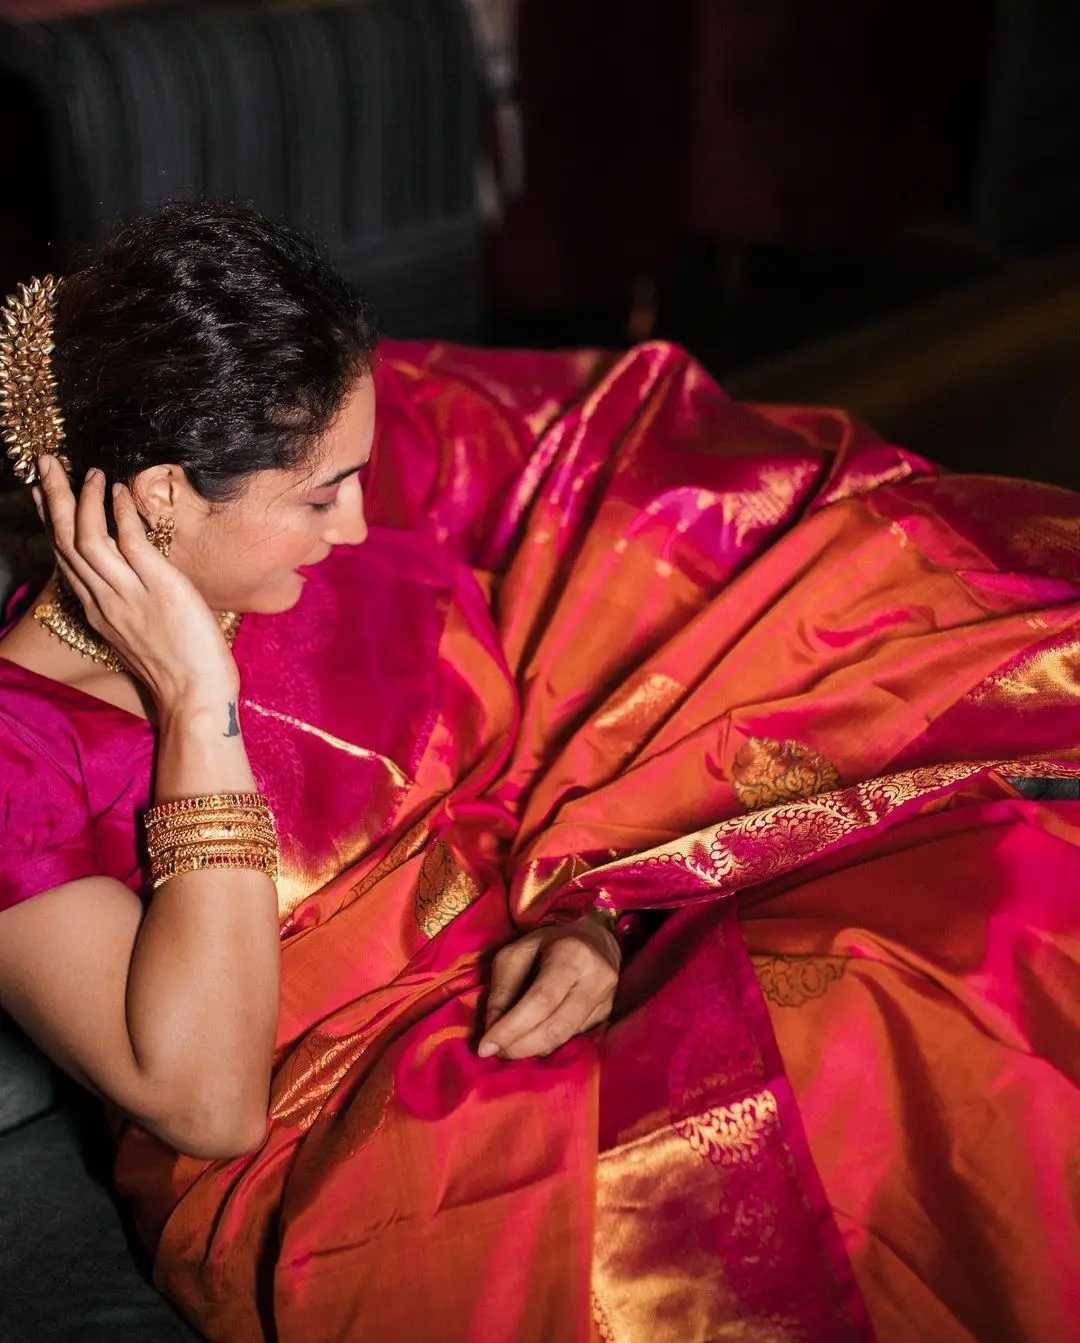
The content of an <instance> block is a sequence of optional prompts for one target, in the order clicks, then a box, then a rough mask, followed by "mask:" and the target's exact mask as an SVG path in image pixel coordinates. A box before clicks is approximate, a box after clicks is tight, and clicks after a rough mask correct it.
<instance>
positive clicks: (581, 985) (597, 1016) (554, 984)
mask: <svg viewBox="0 0 1080 1343" xmlns="http://www.w3.org/2000/svg"><path fill="white" fill-rule="evenodd" d="M620 959H621V953H620V951H619V944H618V942H617V941H616V940H615V937H614V934H612V933H611V932H610V931H609V930H608V928H606V927H605V926H604V924H603V923H602V922H601V921H600V920H599V919H597V918H596V917H595V916H593V915H592V914H586V915H585V916H584V917H583V918H580V919H578V920H577V921H576V922H574V923H563V924H556V925H553V926H550V927H546V928H537V929H536V931H535V932H531V933H527V934H526V935H525V936H524V937H522V938H520V939H519V940H518V941H517V942H511V944H510V945H509V946H508V947H504V948H503V949H502V951H500V952H499V953H498V955H497V956H496V957H495V961H494V965H493V968H492V975H491V992H490V994H489V995H488V1005H487V1019H486V1021H485V1034H484V1038H483V1039H482V1040H481V1041H480V1047H479V1050H478V1053H479V1054H480V1057H481V1058H488V1057H490V1056H491V1055H493V1054H501V1055H502V1057H503V1058H505V1059H525V1058H535V1057H536V1056H538V1055H547V1054H551V1053H552V1052H554V1050H556V1049H558V1048H559V1046H560V1045H564V1044H565V1043H566V1042H567V1040H569V1039H570V1038H571V1037H572V1036H575V1035H579V1034H580V1033H581V1032H582V1031H588V1030H592V1028H593V1027H594V1026H599V1025H600V1023H601V1022H603V1021H606V1020H607V1018H608V1015H609V1014H610V1012H611V1005H612V1003H613V1002H614V1000H615V988H616V985H617V984H618V982H619V962H620ZM534 970H535V972H536V977H535V978H534V979H533V981H532V983H531V984H530V985H529V987H528V989H526V990H525V992H524V993H522V988H523V987H524V985H525V983H526V981H527V980H528V978H529V976H530V974H532V972H533V971H534ZM515 1000H516V1001H515ZM511 1004H513V1006H511Z"/></svg>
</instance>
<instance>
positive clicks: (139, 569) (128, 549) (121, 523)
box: [112, 485, 168, 577]
mask: <svg viewBox="0 0 1080 1343" xmlns="http://www.w3.org/2000/svg"><path fill="white" fill-rule="evenodd" d="M112 500H113V517H114V518H115V519H116V542H117V547H118V549H119V551H120V554H121V555H122V556H123V557H124V559H125V560H127V562H128V564H129V565H130V566H131V567H132V568H133V569H134V570H135V572H136V573H137V574H138V575H139V576H140V577H142V576H143V575H144V574H145V572H146V569H147V566H150V567H151V569H152V567H153V566H154V565H155V564H166V563H167V562H168V561H166V560H165V559H164V557H163V556H162V555H160V554H159V553H158V551H157V550H156V549H155V548H154V547H153V546H152V545H151V543H150V541H149V540H148V539H147V535H146V528H145V527H144V526H143V521H142V518H141V517H140V515H139V510H138V509H137V508H136V507H135V500H134V499H133V498H132V495H131V491H130V490H129V489H128V487H127V486H126V485H114V486H113V490H112Z"/></svg>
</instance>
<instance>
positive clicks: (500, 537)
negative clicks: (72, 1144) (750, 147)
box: [0, 205, 1080, 1343]
mask: <svg viewBox="0 0 1080 1343" xmlns="http://www.w3.org/2000/svg"><path fill="white" fill-rule="evenodd" d="M43 292H44V291H43ZM45 298H46V299H47V294H46V295H45ZM44 301H45V300H43V299H42V298H41V296H35V295H32V294H31V295H27V302H28V305H29V306H28V312H29V310H30V309H31V308H32V309H33V311H32V312H29V315H28V316H25V320H24V319H23V318H20V319H19V320H18V321H17V320H16V319H15V318H14V317H13V319H12V321H11V322H9V329H10V330H11V331H13V332H14V333H15V334H14V335H13V336H12V339H11V341H10V342H9V343H10V344H11V346H12V348H13V349H14V348H15V346H16V344H17V342H18V340H19V339H20V333H21V339H22V341H23V344H22V346H21V347H19V349H20V350H21V351H22V354H24V355H26V357H27V358H28V359H29V358H30V356H31V355H32V356H33V358H36V359H38V360H39V363H40V351H41V350H43V349H44V348H45V347H46V346H47V345H48V343H49V342H48V340H46V339H45V337H44V336H43V334H42V332H43V331H44V330H45V328H44V326H43V325H42V322H43V321H44V318H43V317H42V314H43V313H44V312H45V311H46V309H45V307H43V306H42V305H43V302H44ZM35 304H36V305H37V307H34V305H35ZM39 319H40V320H39ZM19 321H22V325H21V326H20V325H19ZM35 321H37V322H38V325H37V326H34V322H35ZM34 340H36V341H37V344H36V345H34V344H33V341H34ZM373 349H374V335H373V332H372V328H371V324H370V321H369V319H368V316H367V314H366V311H365V310H364V309H363V307H362V305H359V304H358V303H357V302H356V301H355V300H354V299H353V298H352V296H351V295H350V294H349V292H348V291H347V289H346V288H345V286H344V285H343V284H342V283H341V282H340V281H339V280H338V279H337V278H336V277H335V276H334V274H333V272H332V271H330V270H329V269H328V268H327V267H326V266H325V264H324V263H323V262H322V261H321V260H320V259H319V257H318V255H317V254H316V253H315V252H314V251H313V250H312V249H311V247H310V246H309V244H307V243H306V242H304V240H303V239H301V238H299V237H297V236H296V235H294V234H293V233H291V232H289V231H288V230H285V229H283V228H279V227H277V226H274V225H270V224H268V223H267V222H266V221H263V220H261V219H260V218H259V217H258V216H256V215H255V214H254V213H252V212H249V211H247V210H244V209H239V208H218V207H212V206H207V205H195V206H175V207H170V208H168V209H166V210H164V211H162V212H160V213H159V214H157V215H155V216H152V217H150V218H148V219H145V220H142V221H140V222H138V223H136V224H134V225H132V226H131V227H129V228H128V229H126V230H124V231H122V232H121V233H120V234H119V235H118V237H117V238H116V239H115V240H114V242H113V243H112V244H111V245H110V247H109V248H107V249H106V251H105V252H104V253H103V255H102V256H101V258H100V259H99V260H98V261H97V262H95V263H94V264H93V265H91V266H90V267H88V268H87V269H86V270H84V271H82V272H80V273H78V274H76V275H73V276H71V277H69V278H68V279H67V280H66V281H65V282H64V284H63V287H62V289H61V292H60V295H59V299H58V303H57V307H56V315H55V352H54V355H53V365H54V367H55V377H56V392H57V397H58V402H59V408H60V410H61V411H62V413H63V417H64V422H63V425H62V426H55V425H54V421H53V419H52V418H51V417H50V416H49V415H48V414H46V413H45V412H46V411H47V410H48V397H47V396H45V392H47V391H48V388H47V387H46V386H45V384H44V383H42V384H41V388H39V391H40V390H41V389H42V388H44V391H42V396H43V397H44V400H41V401H39V402H37V403H35V406H36V410H35V411H34V415H30V414H29V412H26V414H25V415H24V416H23V419H22V420H20V421H19V424H18V426H17V429H16V431H12V438H13V440H14V441H13V442H12V444H11V447H12V451H13V452H15V453H16V455H18V453H19V452H20V451H23V450H24V449H25V447H26V441H25V440H26V437H27V435H28V434H30V433H34V434H36V435H37V442H38V444H39V447H40V446H41V445H44V446H47V447H50V448H51V449H52V451H51V452H49V453H46V454H45V455H44V456H43V457H41V459H40V465H39V466H38V472H39V474H40V480H39V484H38V486H37V489H38V495H37V497H38V499H39V504H40V509H41V514H42V517H43V519H44V520H45V521H46V523H47V524H48V526H49V527H50V528H51V532H52V537H53V541H54V545H55V550H56V555H57V576H56V577H54V578H53V579H52V580H50V586H49V587H48V588H47V589H46V591H45V592H44V593H43V594H42V595H41V596H39V597H38V598H36V599H35V600H33V601H31V602H30V603H29V604H28V605H26V606H25V610H24V611H23V613H22V614H21V616H19V617H18V619H16V620H15V622H14V623H13V624H12V625H11V627H10V629H9V631H8V632H7V634H6V636H5V637H4V639H3V641H2V643H0V727H2V737H0V742H2V745H0V762H2V775H0V788H2V789H3V794H4V809H3V812H2V816H3V829H2V837H3V846H4V847H3V854H4V857H3V866H2V870H0V927H2V928H3V934H4V935H3V938H2V939H0V1002H2V1003H3V1005H4V1007H5V1008H7V1009H8V1010H10V1011H11V1012H12V1013H13V1014H14V1015H15V1016H16V1017H17V1018H18V1019H19V1020H20V1021H21V1022H22V1023H23V1024H24V1025H25V1026H26V1027H27V1029H29V1030H30V1031H31V1033H32V1034H34V1036H35V1037H36V1038H37V1039H38V1040H39V1041H40V1042H41V1043H42V1044H43V1046H44V1047H45V1048H46V1049H47V1050H48V1051H49V1052H50V1053H51V1054H52V1056H53V1057H54V1058H55V1059H56V1060H57V1061H58V1062H59V1063H60V1064H61V1065H62V1066H64V1067H65V1068H67V1069H68V1071H69V1072H71V1073H72V1074H73V1075H74V1076H75V1077H77V1078H79V1079H80V1080H81V1081H83V1082H84V1083H85V1084H86V1085H87V1086H89V1087H91V1088H92V1089H94V1090H95V1091H97V1092H98V1093H99V1094H100V1095H101V1096H102V1097H103V1098H104V1099H105V1100H107V1101H108V1102H109V1103H110V1104H111V1106H112V1107H113V1110H114V1111H115V1112H116V1114H117V1132H118V1139H119V1154H118V1163H117V1179H118V1183H119V1186H120V1188H121V1189H122V1190H124V1191H126V1192H127V1193H129V1194H130V1195H131V1196H132V1197H133V1199H134V1201H135V1208H136V1214H137V1219H138V1223H139V1227H140V1231H141V1234H142V1235H143V1237H144V1238H145V1240H146V1242H147V1244H148V1245H149V1246H150V1247H151V1249H152V1251H153V1253H154V1256H155V1271H156V1279H157V1281H158V1283H159V1285H160V1286H161V1287H162V1289H163V1290H164V1291H166V1292H167V1293H168V1294H169V1295H170V1296H171V1297H172V1298H173V1299H174V1300H175V1301H176V1302H177V1303H178V1304H179V1305H180V1306H181V1308H182V1309H183V1310H184V1311H185V1312H186V1313H187V1315H188V1316H189V1318H190V1319H192V1320H193V1321H194V1323H195V1324H196V1325H197V1326H198V1327H199V1328H200V1329H201V1330H202V1331H203V1332H204V1333H205V1334H206V1335H207V1336H208V1337H210V1338H212V1339H221V1340H230V1343H231V1341H232V1340H244V1343H246V1341H247V1340H256V1339H264V1338H273V1339H279V1340H283V1341H284V1340H292V1339H305V1340H306V1339H313V1338H317V1339H320V1340H322V1339H332V1338H333V1339H345V1338H362V1337H383V1338H389V1339H439V1340H455V1341H456V1340H473V1339H483V1340H498V1339H506V1340H511V1339H513V1340H532V1339H535V1340H555V1339H557V1340H573V1339H587V1338H603V1339H615V1340H620V1341H621V1340H638V1339H642V1338H648V1339H650V1340H660V1339H679V1340H685V1339H702V1340H704V1339H719V1338H741V1339H761V1340H765V1339H769V1340H772V1339H784V1340H795V1339H798V1340H815V1341H816V1340H829V1341H830V1343H832V1341H834V1340H846V1339H851V1340H855V1339H859V1340H862V1339H869V1338H871V1337H874V1336H875V1333H876V1336H877V1337H879V1338H881V1339H884V1340H888V1341H889V1343H893V1341H897V1343H900V1341H906V1340H913V1341H914V1340H925V1339H929V1338H932V1339H934V1340H938V1341H940V1343H952V1341H953V1340H956V1341H957V1343H959V1341H960V1340H972V1339H978V1340H980V1341H982V1340H991V1339H992V1340H997V1339H1000V1340H1006V1339H1008V1340H1014V1339H1017V1338H1024V1339H1035V1340H1046V1343H1051V1341H1052V1340H1053V1343H1059V1341H1060V1340H1062V1339H1065V1338H1068V1337H1070V1336H1074V1335H1073V1333H1072V1331H1074V1330H1075V1327H1076V1326H1075V1324H1074V1321H1075V1320H1076V1319H1077V1318H1080V1314H1078V1311H1077V1307H1078V1306H1080V1299H1078V1283H1080V1234H1078V1226H1077V1210H1076V1206H1075V1204H1076V1188H1077V1186H1076V1180H1077V1170H1078V1168H1080V1139H1078V1138H1077V1134H1080V1090H1078V1082H1080V1059H1078V1057H1077V1053H1078V1050H1077V1044H1076V1040H1077V1033H1076V1030H1075V1027H1076V1025H1077V1017H1078V1015H1080V1011H1078V1003H1080V994H1078V986H1080V979H1078V974H1077V956H1078V951H1080V938H1078V933H1080V906H1078V905H1077V901H1076V898H1075V890H1076V889H1077V885H1076V882H1077V877H1078V876H1080V847H1078V840H1080V828H1078V826H1077V819H1076V803H1075V802H1073V801H1062V800H1055V797H1054V795H1055V793H1058V792H1060V791H1062V781H1071V780H1072V779H1074V778H1077V777H1080V749H1078V746H1077V743H1078V742H1080V697H1078V696H1077V693H1076V690H1075V677H1074V674H1073V672H1072V668H1073V667H1074V665H1075V658H1076V655H1077V654H1076V650H1077V648H1078V644H1077V625H1078V621H1080V580H1078V577H1077V574H1076V566H1075V558H1074V546H1075V543H1074V542H1073V540H1072V537H1073V536H1074V535H1075V530H1076V527H1077V523H1078V520H1080V501H1078V500H1077V499H1076V498H1075V497H1074V496H1072V495H1071V494H1068V493H1067V492H1064V491H1059V490H1053V489H1050V488H1048V487H1041V486H1034V485H1020V484H1015V483H1008V482H1002V481H998V480H980V479H974V478H968V479H949V478H946V477H943V476H941V475H939V474H937V473H936V472H935V471H934V470H933V468H931V467H930V466H929V465H928V464H926V463H924V462H922V461H920V460H918V459H917V458H914V457H911V456H910V455H907V454H905V453H903V452H900V451H898V450H896V449H893V448H890V447H887V446H885V445H883V444H881V443H880V442H878V441H877V440H875V439H874V438H873V437H872V436H871V435H869V434H867V433H866V432H864V431H862V430H860V429H859V428H858V427H857V426H854V425H852V424H851V422H850V421H848V420H847V419H846V418H845V417H844V416H842V415H840V414H837V413H830V412H817V411H798V410H784V411H776V410H768V409H760V408H759V409H753V408H745V407H738V406H735V405H732V404H731V403H729V402H727V401H726V400H725V399H724V398H723V397H722V395H721V394H720V393H719V392H718V391H717V390H716V389H715V387H714V386H713V385H712V384H711V383H710V382H709V381H708V379H707V378H706V377H705V376H704V375H703V374H702V373H701V371H700V370H699V369H697V368H696V367H695V366H694V365H693V364H692V363H691V362H690V361H689V360H688V359H687V358H686V357H685V356H684V355H682V354H681V353H680V352H678V351H676V350H672V349H670V348H667V347H663V346H649V347H645V348H643V349H641V350H639V351H636V352H633V353H632V354H629V355H627V356H625V357H624V358H621V359H618V360H616V359H613V358H603V357H600V356H596V355H579V356H570V357H564V356H522V355H496V354H479V353H473V352H467V351H460V350H453V349H446V348H440V347H428V346H419V345H417V346H402V345H387V346H385V347H384V350H383V357H382V360H381V362H379V363H378V365H377V366H376V364H375V360H374V355H373ZM28 352H29V353H28ZM35 352H37V353H35ZM20 357H21V356H20ZM10 358H12V359H13V358H14V355H11V356H10ZM13 385H14V384H13ZM22 385H24V384H19V386H22ZM25 385H26V386H29V385H30V384H29V383H26V384H25ZM376 391H377V396H378V406H379V428H378V432H377V433H376V432H375V430H374V418H375V400H376ZM20 404H21V403H20ZM27 404H29V403H27ZM16 410H18V407H16ZM14 415H15V412H14V411H13V410H12V402H11V399H10V398H9V403H8V407H7V416H8V420H9V421H10V420H11V419H12V418H13V416H14ZM34 416H36V418H34ZM16 418H17V417H16ZM51 426H52V427H51ZM61 432H62V438H61ZM373 441H374V443H375V446H374V449H373V448H372V444H373ZM60 453H62V454H63V455H65V456H66V457H67V458H68V459H70V464H71V468H72V469H71V474H72V479H73V480H79V481H82V480H83V477H84V476H85V481H84V483H82V484H81V488H79V489H78V492H77V496H76V494H75V493H73V492H72V488H71V487H70V486H69V484H68V480H67V474H66V472H65V470H64V467H63V465H62V464H61V461H60V458H59V455H58V454H60ZM369 456H370V457H371V463H370V467H369V461H368V459H369ZM28 461H29V462H30V463H31V467H30V468H29V469H26V470H24V474H32V458H27V457H26V456H25V454H24V455H23V456H22V457H20V458H19V462H20V463H22V464H23V466H24V467H25V466H26V463H27V462H28ZM88 470H89V472H90V474H89V475H86V472H87V471H88ZM110 508H111V510H112V512H113V513H114V514H115V521H114V524H112V525H113V531H114V533H115V540H113V539H111V536H110V533H109V530H108V528H109V525H110V524H109V520H108V514H109V512H110ZM365 511H366V512H367V515H368V517H367V518H365ZM369 522H370V523H372V524H377V525H372V528H371V532H370V534H369V533H368V525H369ZM361 543H363V544H361ZM166 552H167V555H166ZM228 613H232V614H231V615H230V614H228ZM237 615H239V616H240V617H242V619H241V620H240V621H239V625H238V628H237V621H236V616H237ZM230 638H234V642H233V643H232V644H231V647H230ZM95 659H97V660H95ZM1048 781H1053V782H1048ZM1063 786H1064V788H1065V790H1066V791H1067V790H1068V788H1069V787H1071V786H1072V785H1071V782H1066V783H1065V784H1064V785H1063ZM1025 794H1039V795H1040V796H1039V799H1038V800H1031V799H1029V798H1028V797H1027V796H1025ZM271 816H272V817H273V819H274V822H275V824H276V834H275V831H274V829H273V828H272V827H271V824H270V817H271ZM275 876H276V883H275V881H274V880H273V878H274V877H275ZM616 911H617V912H618V914H617V915H616V914H615V912H616ZM616 917H617V920H618V922H617V930H618V936H617V937H616V936H613V934H612V932H611V930H610V925H611V924H612V923H613V922H614V921H615V918H616ZM620 960H621V961H622V964H621V966H620ZM617 972H618V983H617V991H616V974H617ZM605 1021H606V1022H607V1025H606V1027H605V1029H604V1030H602V1031H601V1030H597V1029H596V1027H598V1026H600V1025H601V1024H602V1023H604V1022H605Z"/></svg>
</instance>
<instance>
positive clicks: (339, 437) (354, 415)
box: [318, 374, 375, 474]
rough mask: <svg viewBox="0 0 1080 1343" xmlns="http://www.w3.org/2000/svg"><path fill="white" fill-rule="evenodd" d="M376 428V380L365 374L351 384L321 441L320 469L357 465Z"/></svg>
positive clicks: (362, 457) (324, 470)
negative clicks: (353, 384) (350, 388)
mask: <svg viewBox="0 0 1080 1343" xmlns="http://www.w3.org/2000/svg"><path fill="white" fill-rule="evenodd" d="M374 432H375V383H374V380H373V379H372V378H371V376H370V375H367V374H365V376H364V377H362V378H361V379H360V380H359V382H357V383H356V385H355V386H354V387H353V388H352V390H351V391H350V392H349V394H348V395H347V396H346V398H345V400H344V401H343V402H342V405H341V409H340V410H339V411H338V413H337V416H336V417H335V419H334V421H333V423H332V424H331V425H330V428H329V429H328V430H327V431H326V433H325V434H324V435H323V437H322V440H321V442H320V445H319V447H320V451H319V453H318V456H319V458H320V465H319V469H320V470H321V471H322V472H323V474H327V469H328V470H329V473H330V474H332V473H333V471H335V470H340V469H341V468H342V467H345V466H358V465H359V464H360V462H361V461H362V460H363V459H364V458H365V457H366V456H367V454H368V449H369V448H370V447H371V438H372V435H373V433H374Z"/></svg>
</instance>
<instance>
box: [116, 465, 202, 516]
mask: <svg viewBox="0 0 1080 1343" xmlns="http://www.w3.org/2000/svg"><path fill="white" fill-rule="evenodd" d="M130 484H131V495H132V498H133V499H134V500H135V506H136V508H137V509H138V510H139V512H140V513H141V514H142V516H143V517H144V518H148V519H149V520H150V521H152V522H157V520H158V519H159V518H160V517H162V516H163V515H166V514H168V515H175V513H176V511H177V508H178V507H179V505H180V498H181V495H182V494H184V493H187V492H190V488H191V487H190V486H189V485H188V483H187V478H186V477H185V475H184V473H183V471H181V470H180V468H179V467H178V466H169V465H163V466H150V467H147V469H146V470H145V471H140V472H139V473H138V475H137V476H134V477H133V478H132V480H131V482H130Z"/></svg>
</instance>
